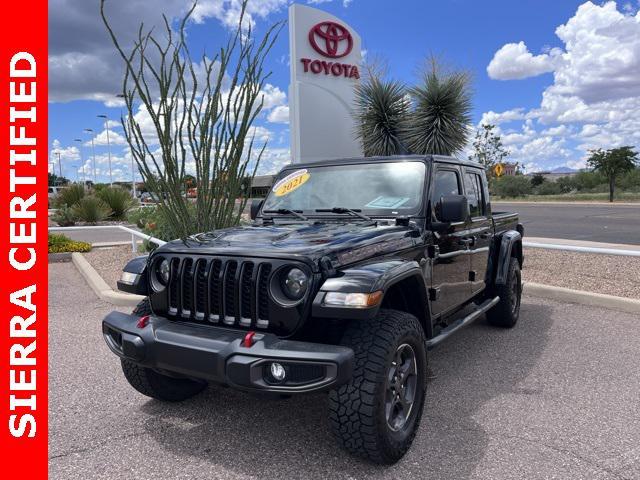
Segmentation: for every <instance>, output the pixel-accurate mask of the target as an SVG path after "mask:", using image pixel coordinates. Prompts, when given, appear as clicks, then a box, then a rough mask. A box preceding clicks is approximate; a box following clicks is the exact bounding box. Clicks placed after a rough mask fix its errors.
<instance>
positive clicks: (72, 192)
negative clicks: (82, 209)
mask: <svg viewBox="0 0 640 480" xmlns="http://www.w3.org/2000/svg"><path fill="white" fill-rule="evenodd" d="M84 195H85V191H84V186H83V185H81V184H79V183H73V184H71V185H69V186H68V187H65V188H62V189H60V191H59V192H58V194H57V195H56V198H55V201H54V204H55V206H56V207H57V208H64V207H69V208H71V207H73V206H74V205H75V204H77V203H78V202H79V201H80V200H81V199H82V198H83V197H84Z"/></svg>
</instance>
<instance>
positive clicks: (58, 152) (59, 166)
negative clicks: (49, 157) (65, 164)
mask: <svg viewBox="0 0 640 480" xmlns="http://www.w3.org/2000/svg"><path fill="white" fill-rule="evenodd" d="M55 154H56V155H58V170H60V178H61V179H62V160H60V150H58V151H57V152H55Z"/></svg>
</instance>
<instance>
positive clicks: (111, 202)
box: [96, 187, 138, 220]
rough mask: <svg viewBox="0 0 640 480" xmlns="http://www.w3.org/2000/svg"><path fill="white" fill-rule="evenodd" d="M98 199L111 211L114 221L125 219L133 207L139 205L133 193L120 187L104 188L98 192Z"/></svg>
mask: <svg viewBox="0 0 640 480" xmlns="http://www.w3.org/2000/svg"><path fill="white" fill-rule="evenodd" d="M96 197H98V198H99V199H100V200H102V201H103V202H104V203H105V204H106V205H107V206H108V207H109V208H110V209H111V218H112V219H113V220H122V219H124V218H125V217H126V215H127V212H128V211H129V210H130V209H131V207H133V206H135V205H137V203H138V201H137V200H136V199H134V198H132V197H131V193H129V192H128V191H127V190H125V189H123V188H120V187H110V188H102V189H100V190H98V191H96Z"/></svg>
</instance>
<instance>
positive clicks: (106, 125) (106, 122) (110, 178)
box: [98, 115, 113, 187]
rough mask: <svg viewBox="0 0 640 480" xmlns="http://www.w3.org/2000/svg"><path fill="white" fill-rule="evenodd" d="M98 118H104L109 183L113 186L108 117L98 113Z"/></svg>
mask: <svg viewBox="0 0 640 480" xmlns="http://www.w3.org/2000/svg"><path fill="white" fill-rule="evenodd" d="M98 118H104V129H105V130H106V131H107V152H108V153H109V183H110V184H111V186H112V187H113V173H111V142H110V140H109V117H107V116H106V115H98Z"/></svg>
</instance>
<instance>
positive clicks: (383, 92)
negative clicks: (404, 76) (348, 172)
mask: <svg viewBox="0 0 640 480" xmlns="http://www.w3.org/2000/svg"><path fill="white" fill-rule="evenodd" d="M380 77H381V75H379V74H372V75H370V76H369V77H368V78H367V80H366V81H365V82H364V83H363V84H362V85H360V86H359V87H357V89H356V108H355V118H356V122H357V125H358V131H357V136H358V138H359V139H360V141H361V142H362V145H363V148H364V152H365V156H373V155H395V154H403V153H415V154H439V155H452V154H454V153H457V152H459V151H461V150H462V149H463V148H464V147H465V145H466V144H467V141H468V137H469V124H470V123H471V114H470V113H471V92H470V77H469V75H468V74H467V73H466V72H453V73H443V72H442V70H441V69H439V67H438V64H437V62H436V61H435V60H434V59H432V60H431V67H430V69H429V70H427V71H426V72H425V74H424V76H423V83H422V84H420V85H417V86H415V87H412V88H409V89H407V88H406V87H405V86H404V85H403V84H401V83H400V82H396V81H387V80H382V79H381V78H380Z"/></svg>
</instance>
